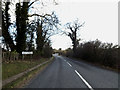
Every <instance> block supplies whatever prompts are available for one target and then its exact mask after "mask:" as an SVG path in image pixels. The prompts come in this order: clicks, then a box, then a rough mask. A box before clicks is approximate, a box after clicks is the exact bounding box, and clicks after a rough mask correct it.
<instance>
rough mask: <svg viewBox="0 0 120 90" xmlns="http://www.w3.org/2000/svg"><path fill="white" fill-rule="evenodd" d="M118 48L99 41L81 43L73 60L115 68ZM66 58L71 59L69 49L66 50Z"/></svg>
mask: <svg viewBox="0 0 120 90" xmlns="http://www.w3.org/2000/svg"><path fill="white" fill-rule="evenodd" d="M118 52H120V47H118V45H113V44H112V43H102V42H100V41H99V40H95V41H89V42H85V43H83V44H82V43H81V44H80V45H79V46H78V47H77V50H76V56H75V58H81V59H84V60H86V61H89V62H93V63H99V64H102V65H105V66H109V67H117V66H118V65H117V63H118ZM66 56H69V57H73V52H72V50H71V49H69V50H66Z"/></svg>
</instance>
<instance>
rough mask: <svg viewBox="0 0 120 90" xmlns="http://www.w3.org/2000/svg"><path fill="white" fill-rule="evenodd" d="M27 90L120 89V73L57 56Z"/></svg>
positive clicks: (31, 82) (29, 84) (32, 81)
mask: <svg viewBox="0 0 120 90" xmlns="http://www.w3.org/2000/svg"><path fill="white" fill-rule="evenodd" d="M25 88H87V89H88V90H89V89H90V90H93V89H95V88H118V73H115V72H112V71H109V70H104V69H101V68H99V67H95V66H92V65H89V64H86V63H84V62H82V61H76V60H72V59H69V58H66V57H62V56H57V55H55V60H54V61H53V62H52V63H51V64H50V65H49V66H48V67H47V68H46V69H45V70H43V71H42V72H41V73H39V74H38V75H37V76H36V77H35V78H34V79H32V80H31V81H30V82H29V83H28V84H27V85H26V86H25Z"/></svg>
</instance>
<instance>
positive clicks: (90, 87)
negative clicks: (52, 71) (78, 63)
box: [75, 70, 94, 90]
mask: <svg viewBox="0 0 120 90" xmlns="http://www.w3.org/2000/svg"><path fill="white" fill-rule="evenodd" d="M75 72H76V74H77V75H78V76H79V77H80V78H81V79H82V81H83V82H84V83H85V84H86V85H87V87H88V88H89V89H90V90H94V89H93V88H92V86H90V84H89V83H88V82H87V81H86V80H85V79H84V78H83V77H82V76H81V75H80V74H79V73H78V71H77V70H75Z"/></svg>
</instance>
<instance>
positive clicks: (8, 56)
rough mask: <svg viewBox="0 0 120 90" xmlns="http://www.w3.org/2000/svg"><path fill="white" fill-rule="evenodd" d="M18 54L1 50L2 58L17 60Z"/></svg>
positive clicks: (4, 59)
mask: <svg viewBox="0 0 120 90" xmlns="http://www.w3.org/2000/svg"><path fill="white" fill-rule="evenodd" d="M18 59H19V54H18V53H16V52H2V60H3V61H6V60H18Z"/></svg>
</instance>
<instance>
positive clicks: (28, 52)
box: [22, 52, 33, 54]
mask: <svg viewBox="0 0 120 90" xmlns="http://www.w3.org/2000/svg"><path fill="white" fill-rule="evenodd" d="M22 54H33V52H22Z"/></svg>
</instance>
